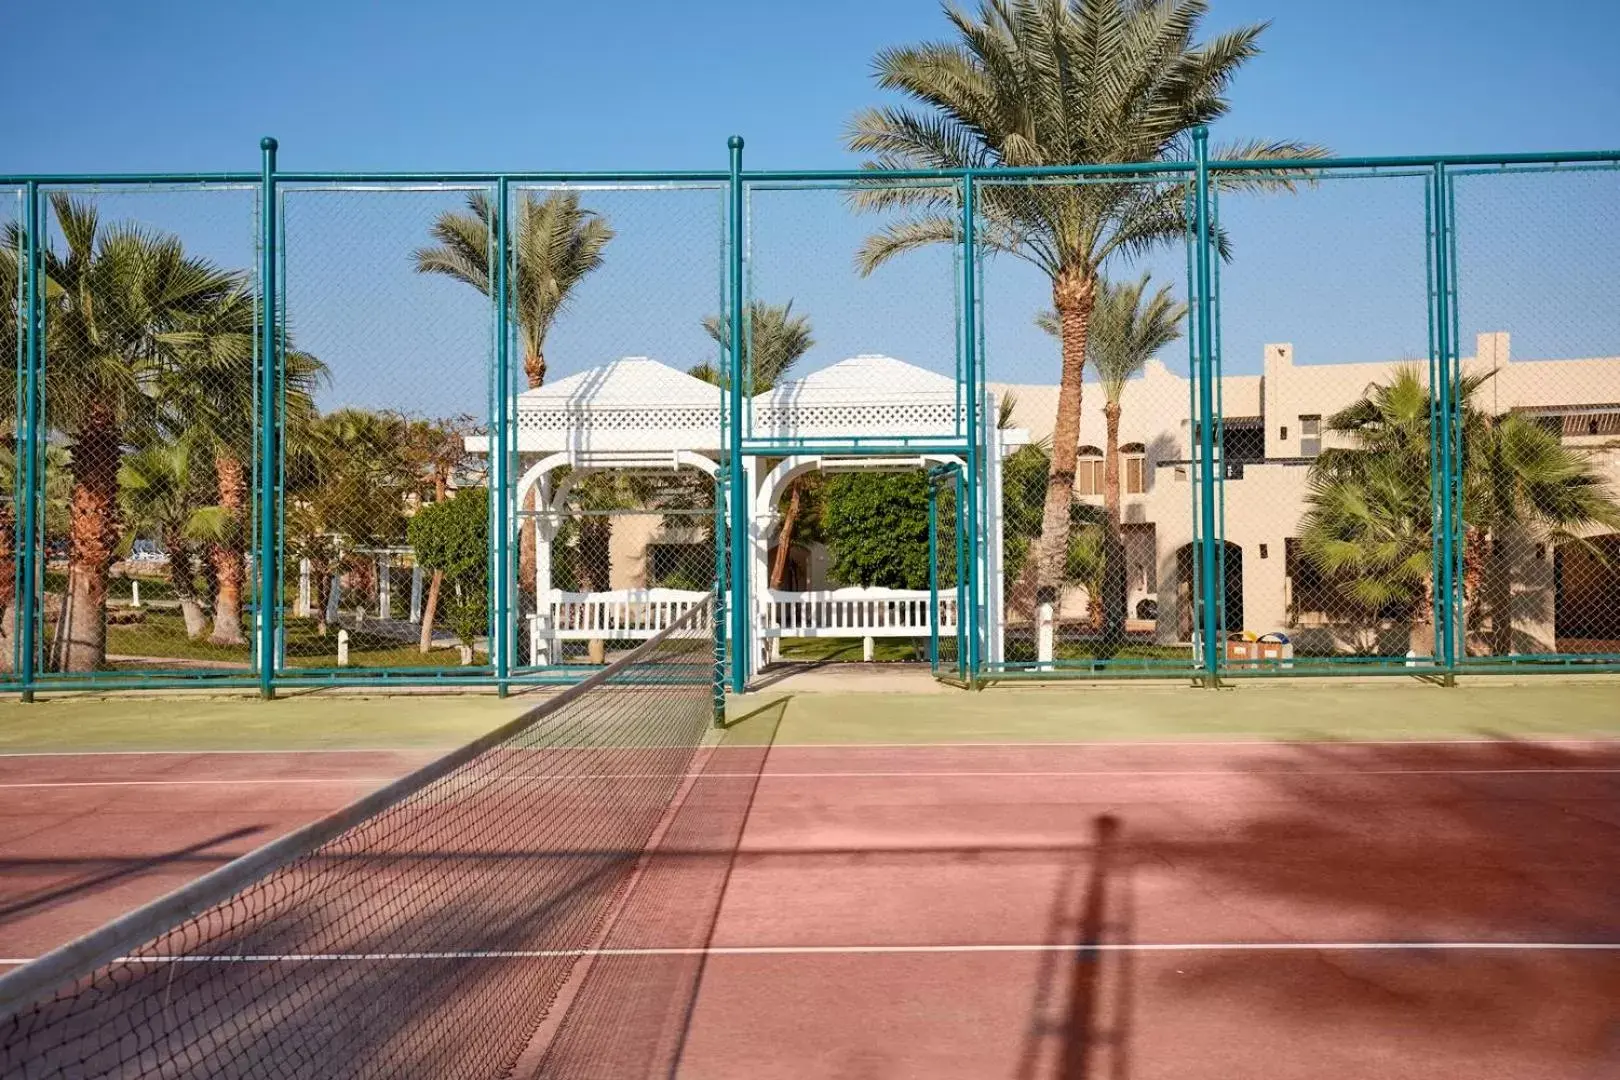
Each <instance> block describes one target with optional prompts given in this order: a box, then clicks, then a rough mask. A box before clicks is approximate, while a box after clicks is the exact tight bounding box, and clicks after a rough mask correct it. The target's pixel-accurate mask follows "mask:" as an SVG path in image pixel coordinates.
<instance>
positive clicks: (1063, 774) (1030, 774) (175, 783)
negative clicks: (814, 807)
mask: <svg viewBox="0 0 1620 1080" xmlns="http://www.w3.org/2000/svg"><path fill="white" fill-rule="evenodd" d="M1616 774H1620V768H1612V769H1610V768H1572V769H1564V768H1550V769H1018V770H1007V769H950V770H938V769H935V770H922V769H907V770H903V771H900V772H876V771H874V772H861V771H859V770H854V771H842V772H798V771H794V772H787V771H778V770H775V769H766V770H764V771H761V772H717V771H713V770H709V771H698V772H683V773H661V772H641V773H535V774H529V775H522V776H503V777H499V778H498V779H499V780H502V781H511V780H536V781H544V782H547V783H558V782H563V781H598V780H655V779H657V780H664V779H670V778H675V777H678V778H682V779H685V778H707V779H711V780H741V779H752V778H754V777H756V776H757V777H759V779H761V780H771V779H782V780H816V779H827V780H858V779H872V780H915V779H924V780H931V779H955V778H969V777H980V776H982V777H987V778H991V779H1009V778H1011V779H1019V780H1025V779H1031V778H1034V777H1041V776H1051V777H1056V778H1058V779H1073V780H1079V779H1096V778H1098V777H1104V776H1117V777H1121V778H1124V779H1143V778H1148V777H1158V776H1166V777H1210V776H1582V775H1596V776H1613V775H1616ZM396 779H398V778H397V777H394V776H304V777H300V776H283V777H257V778H252V777H250V778H242V779H235V780H216V779H205V780H34V781H19V782H16V783H0V791H5V790H11V789H19V790H22V789H36V788H104V787H240V786H242V785H245V784H256V785H266V786H268V785H275V784H384V783H389V782H391V781H393V780H396Z"/></svg>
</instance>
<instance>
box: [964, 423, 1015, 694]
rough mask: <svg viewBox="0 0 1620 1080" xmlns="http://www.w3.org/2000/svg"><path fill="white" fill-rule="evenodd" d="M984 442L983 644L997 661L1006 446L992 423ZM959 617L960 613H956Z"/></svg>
mask: <svg viewBox="0 0 1620 1080" xmlns="http://www.w3.org/2000/svg"><path fill="white" fill-rule="evenodd" d="M985 407H986V409H988V410H989V411H988V412H986V413H985V414H984V415H986V416H995V415H996V399H995V397H994V396H993V395H991V396H989V400H987V401H986V402H985ZM986 441H987V442H988V443H989V444H990V445H989V455H988V456H989V466H990V467H989V468H988V469H986V470H985V472H986V474H987V475H986V477H985V488H986V490H985V496H984V505H985V513H986V515H987V516H988V517H989V519H990V520H989V521H987V522H985V525H986V526H987V527H986V528H985V530H984V535H985V552H984V594H985V603H984V605H983V607H982V608H981V610H982V611H983V614H984V620H983V624H984V644H985V651H986V653H987V656H986V659H987V660H989V661H990V662H991V663H996V664H999V663H1001V662H1002V661H1004V660H1005V659H1006V658H1007V657H1006V647H1007V641H1006V639H1007V631H1006V624H1005V621H1004V620H1005V610H1006V608H1005V605H1006V599H1007V596H1006V591H1007V590H1006V586H1007V577H1006V574H1005V572H1004V571H1003V566H1004V565H1005V560H1004V558H1003V556H1004V553H1005V544H1006V529H1005V524H1006V522H1005V518H1004V516H1003V515H1002V512H1001V508H1002V504H1001V462H1002V459H1003V458H1004V457H1005V456H1006V447H1005V445H1003V442H1002V433H1001V429H1000V428H997V427H995V426H993V425H992V426H991V427H990V430H989V432H988V435H987V439H986ZM957 618H961V614H960V613H958V614H957Z"/></svg>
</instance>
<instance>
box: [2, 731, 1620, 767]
mask: <svg viewBox="0 0 1620 1080" xmlns="http://www.w3.org/2000/svg"><path fill="white" fill-rule="evenodd" d="M455 745H456V744H451V743H445V744H442V745H437V746H370V747H330V748H327V747H313V748H308V749H296V748H288V749H279V750H278V749H275V748H268V749H256V750H0V761H4V760H5V759H6V758H53V757H59V758H78V757H90V758H95V757H188V758H192V757H210V756H215V755H220V756H240V755H252V754H259V755H263V756H269V757H293V756H297V755H302V754H312V755H313V754H442V753H444V752H446V751H449V750H453V749H455ZM1614 745H1620V732H1617V733H1615V734H1614V735H1608V736H1603V735H1594V736H1591V737H1570V738H1564V737H1561V736H1556V735H1553V736H1548V737H1546V738H1536V737H1533V736H1531V737H1526V738H1522V739H1478V738H1456V739H1335V738H1321V739H1267V738H1261V737H1259V736H1250V735H1246V734H1243V733H1238V734H1236V735H1235V736H1234V737H1233V738H1230V739H1175V738H1168V739H1119V740H1100V739H1099V740H1072V739H1071V740H1065V741H1062V742H1044V741H1022V740H1008V741H993V740H992V741H983V740H980V741H973V742H909V743H891V742H882V743H867V742H841V743H822V742H804V743H795V742H782V743H773V744H771V746H770V747H769V749H770V750H772V751H778V750H781V751H794V750H1019V749H1029V750H1045V749H1052V748H1064V747H1073V748H1076V749H1086V748H1089V747H1130V748H1132V749H1138V750H1152V749H1155V748H1157V747H1164V748H1176V747H1182V746H1187V747H1205V746H1295V747H1335V748H1354V747H1357V746H1518V747H1524V748H1532V747H1536V746H1614ZM545 749H548V750H552V751H560V750H565V749H577V750H609V749H625V750H628V749H637V748H636V747H628V746H626V747H607V746H595V747H591V746H582V747H547V748H545ZM714 749H716V750H757V749H759V747H757V746H726V745H724V744H720V745H716V746H715V747H714Z"/></svg>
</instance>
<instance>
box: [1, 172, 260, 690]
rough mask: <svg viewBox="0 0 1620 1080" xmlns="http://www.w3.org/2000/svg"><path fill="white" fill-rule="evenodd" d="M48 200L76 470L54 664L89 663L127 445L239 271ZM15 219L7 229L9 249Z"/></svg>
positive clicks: (54, 385) (55, 325)
mask: <svg viewBox="0 0 1620 1080" xmlns="http://www.w3.org/2000/svg"><path fill="white" fill-rule="evenodd" d="M51 204H52V208H53V211H54V213H55V216H56V222H57V225H58V227H59V228H60V230H61V234H62V239H63V241H64V248H63V249H62V250H60V251H58V250H57V249H55V248H52V247H48V248H46V249H45V251H44V253H43V254H44V268H45V288H46V295H45V308H46V319H47V322H48V325H49V328H50V333H49V335H48V340H47V347H48V354H47V356H46V364H47V370H48V371H49V373H50V374H49V382H50V400H51V408H50V415H49V422H50V425H51V427H52V428H53V429H54V430H56V431H58V432H61V433H62V434H63V435H64V436H65V437H66V440H67V442H68V444H69V453H70V455H71V458H70V463H69V466H68V468H69V470H70V471H71V473H72V477H73V493H72V500H71V501H72V510H71V523H70V526H69V543H70V555H69V570H68V597H67V603H66V605H65V609H64V613H63V617H62V619H61V620H60V630H59V632H58V635H57V640H56V642H55V651H56V661H55V663H56V665H57V666H58V667H59V668H60V669H61V670H65V671H90V670H94V669H96V668H99V667H100V666H101V665H102V664H103V662H104V661H105V658H106V607H107V575H108V570H109V568H110V567H111V564H112V560H113V558H114V555H115V553H116V551H117V549H118V545H119V541H120V538H121V532H122V530H121V528H120V522H119V507H118V473H119V465H120V463H121V461H122V458H123V453H124V446H125V444H126V443H127V442H129V441H132V439H134V438H135V437H136V436H138V435H139V434H140V433H141V432H143V431H149V430H150V429H151V427H152V425H153V422H154V419H155V412H156V410H155V408H154V406H155V402H154V398H153V394H154V390H155V388H156V386H157V384H158V382H159V380H160V379H161V377H162V375H163V373H164V371H165V370H166V369H167V368H169V367H171V366H172V365H173V364H174V363H175V362H176V357H177V349H178V348H179V347H181V346H182V345H183V343H184V341H185V336H186V332H187V331H186V328H187V326H188V325H189V324H190V323H191V322H193V321H194V320H195V318H196V317H197V315H198V313H200V312H203V311H206V310H208V309H209V308H211V307H212V306H213V305H216V304H219V303H221V302H223V301H224V300H225V299H226V298H227V297H229V296H230V295H231V294H232V292H234V291H236V290H238V289H239V288H240V287H241V276H240V275H239V274H235V273H232V272H229V271H225V270H222V269H220V268H218V267H216V266H215V265H213V264H212V263H211V262H209V261H207V260H206V259H201V258H197V257H194V256H190V255H187V254H186V252H185V250H184V247H183V246H182V244H181V243H180V241H179V239H177V238H176V237H173V236H169V235H166V234H163V233H158V232H154V231H150V230H147V229H144V228H141V227H140V226H137V225H133V224H115V225H111V226H106V227H103V226H102V223H101V221H100V218H99V215H98V214H97V212H96V209H95V206H94V204H93V203H92V202H89V201H87V200H82V199H75V198H72V197H70V196H68V195H66V194H63V193H56V194H53V195H52V197H51ZM15 232H16V230H15V227H13V229H12V230H10V233H9V234H8V241H11V242H8V244H7V245H6V246H8V247H11V248H12V249H13V250H15V249H17V247H18V244H17V243H15V239H16V237H15Z"/></svg>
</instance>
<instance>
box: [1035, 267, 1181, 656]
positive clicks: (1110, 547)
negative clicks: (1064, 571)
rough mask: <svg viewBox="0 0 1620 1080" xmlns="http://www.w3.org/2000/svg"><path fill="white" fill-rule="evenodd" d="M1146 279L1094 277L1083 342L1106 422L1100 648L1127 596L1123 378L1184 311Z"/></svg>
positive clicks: (1171, 337)
mask: <svg viewBox="0 0 1620 1080" xmlns="http://www.w3.org/2000/svg"><path fill="white" fill-rule="evenodd" d="M1151 281H1152V275H1151V274H1143V275H1142V276H1141V278H1140V279H1138V280H1136V281H1134V282H1122V283H1115V282H1111V281H1098V283H1097V305H1096V308H1095V310H1094V311H1093V312H1092V315H1091V327H1090V334H1089V335H1088V337H1087V342H1086V357H1087V359H1088V360H1089V361H1090V362H1091V366H1092V368H1093V369H1094V370H1095V371H1096V372H1097V381H1098V383H1099V384H1100V385H1101V386H1102V392H1103V421H1104V424H1105V427H1106V431H1105V436H1106V437H1105V440H1104V442H1103V511H1104V523H1103V526H1104V532H1105V539H1106V542H1105V544H1104V559H1105V561H1106V564H1107V572H1106V574H1105V575H1104V576H1103V578H1102V585H1103V591H1102V597H1101V598H1102V608H1103V611H1104V612H1105V615H1104V622H1103V627H1102V629H1103V638H1104V641H1103V644H1104V647H1105V648H1106V647H1109V646H1117V645H1118V643H1119V641H1120V640H1121V639H1122V637H1123V634H1124V631H1125V617H1126V607H1127V603H1128V599H1129V597H1128V595H1127V594H1128V589H1127V581H1126V575H1125V544H1124V538H1123V536H1122V535H1121V531H1120V530H1121V521H1122V520H1123V514H1122V512H1121V508H1120V490H1119V420H1120V416H1121V414H1122V413H1123V411H1124V408H1123V405H1122V401H1123V399H1124V396H1125V384H1126V383H1128V382H1129V381H1130V380H1131V379H1134V378H1135V377H1136V376H1137V375H1138V374H1140V373H1141V371H1142V369H1143V368H1144V367H1146V366H1147V362H1148V361H1149V360H1151V359H1153V357H1154V356H1155V355H1157V354H1158V352H1159V350H1160V349H1163V348H1164V347H1165V346H1166V345H1169V344H1170V343H1171V342H1173V341H1175V340H1176V339H1177V338H1179V337H1181V322H1182V320H1183V319H1185V318H1186V317H1187V305H1186V304H1183V303H1180V302H1178V301H1177V300H1176V299H1175V298H1174V297H1173V296H1172V295H1171V292H1170V286H1168V285H1165V286H1162V287H1160V288H1159V289H1158V290H1157V291H1156V292H1154V293H1153V294H1151V295H1146V294H1147V289H1148V285H1149V283H1150V282H1151ZM1144 296H1145V297H1146V299H1145V302H1144ZM1036 322H1037V323H1038V324H1039V325H1040V327H1041V328H1042V329H1044V330H1045V331H1046V332H1047V333H1049V334H1051V335H1052V336H1054V337H1057V338H1059V339H1061V338H1062V336H1063V328H1062V325H1061V324H1060V322H1059V320H1058V317H1057V313H1056V312H1052V311H1046V312H1042V313H1041V315H1040V316H1039V317H1038V318H1037V320H1036Z"/></svg>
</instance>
